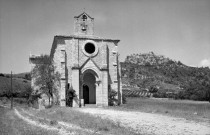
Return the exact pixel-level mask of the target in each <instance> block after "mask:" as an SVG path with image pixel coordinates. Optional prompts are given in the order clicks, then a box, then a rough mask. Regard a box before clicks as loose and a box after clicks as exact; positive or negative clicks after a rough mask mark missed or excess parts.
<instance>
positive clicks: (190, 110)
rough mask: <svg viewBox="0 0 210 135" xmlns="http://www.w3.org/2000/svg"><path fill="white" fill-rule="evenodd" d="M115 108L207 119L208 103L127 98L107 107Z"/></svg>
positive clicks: (208, 115)
mask: <svg viewBox="0 0 210 135" xmlns="http://www.w3.org/2000/svg"><path fill="white" fill-rule="evenodd" d="M109 108H111V109H117V110H125V111H126V110H127V111H128V110H129V111H140V112H147V113H157V114H163V115H169V116H174V117H181V118H185V119H187V120H195V121H209V122H210V103H209V102H207V101H191V100H172V99H160V98H127V104H124V105H121V106H119V107H109Z"/></svg>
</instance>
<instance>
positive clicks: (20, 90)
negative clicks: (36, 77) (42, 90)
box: [0, 74, 31, 97]
mask: <svg viewBox="0 0 210 135" xmlns="http://www.w3.org/2000/svg"><path fill="white" fill-rule="evenodd" d="M12 86H13V87H12V88H13V92H14V96H19V97H25V96H28V95H27V94H28V93H30V86H31V84H30V81H29V80H26V79H23V78H15V77H14V78H13V81H12ZM10 90H11V78H10V76H7V75H2V74H1V76H0V96H10V95H11V92H10Z"/></svg>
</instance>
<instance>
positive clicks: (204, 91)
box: [121, 52, 210, 100]
mask: <svg viewBox="0 0 210 135" xmlns="http://www.w3.org/2000/svg"><path fill="white" fill-rule="evenodd" d="M121 68H122V81H123V86H124V87H135V88H139V89H147V90H150V91H153V92H156V91H158V93H159V95H160V93H161V96H163V97H164V96H166V93H173V94H176V96H177V95H178V97H179V98H182V99H193V100H209V97H210V95H209V94H210V69H209V68H208V67H205V68H196V67H189V66H186V65H184V64H183V63H181V62H180V61H174V60H172V59H170V58H166V57H164V56H163V55H156V54H154V53H153V52H150V53H144V54H132V55H130V56H127V57H126V59H125V62H122V63H121Z"/></svg>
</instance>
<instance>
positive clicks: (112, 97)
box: [108, 89, 118, 106]
mask: <svg viewBox="0 0 210 135" xmlns="http://www.w3.org/2000/svg"><path fill="white" fill-rule="evenodd" d="M116 96H117V92H116V91H115V90H112V89H109V95H108V100H109V105H110V106H113V105H117V104H118V100H117V99H116Z"/></svg>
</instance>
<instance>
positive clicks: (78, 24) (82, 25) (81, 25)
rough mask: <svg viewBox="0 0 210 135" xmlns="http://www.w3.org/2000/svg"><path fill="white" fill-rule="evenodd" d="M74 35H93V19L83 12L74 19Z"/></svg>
mask: <svg viewBox="0 0 210 135" xmlns="http://www.w3.org/2000/svg"><path fill="white" fill-rule="evenodd" d="M74 34H75V35H93V34H94V18H92V17H90V16H89V15H88V14H87V13H85V12H83V13H82V14H80V15H79V16H75V17H74Z"/></svg>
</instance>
